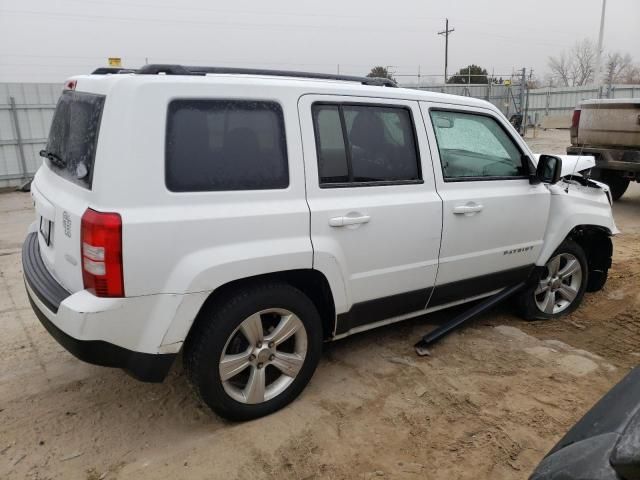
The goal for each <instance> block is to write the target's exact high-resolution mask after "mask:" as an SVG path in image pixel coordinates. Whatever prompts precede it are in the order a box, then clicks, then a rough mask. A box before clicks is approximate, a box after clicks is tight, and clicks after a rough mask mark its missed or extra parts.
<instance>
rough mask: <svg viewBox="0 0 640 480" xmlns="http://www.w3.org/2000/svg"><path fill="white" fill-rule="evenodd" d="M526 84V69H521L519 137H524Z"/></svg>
mask: <svg viewBox="0 0 640 480" xmlns="http://www.w3.org/2000/svg"><path fill="white" fill-rule="evenodd" d="M526 84H527V69H526V68H523V69H522V76H521V77H520V111H519V112H517V113H519V114H520V117H521V118H522V122H521V123H520V135H522V136H523V137H524V133H525V130H524V124H525V118H524V114H525V112H524V99H525V97H524V93H525V90H524V89H525V88H526Z"/></svg>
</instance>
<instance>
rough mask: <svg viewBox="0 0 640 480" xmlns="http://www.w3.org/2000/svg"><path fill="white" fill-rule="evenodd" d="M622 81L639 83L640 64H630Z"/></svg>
mask: <svg viewBox="0 0 640 480" xmlns="http://www.w3.org/2000/svg"><path fill="white" fill-rule="evenodd" d="M619 81H620V83H627V84H638V83H640V65H630V66H629V68H627V69H626V70H625V72H624V73H623V74H622V78H621V79H620V80H619Z"/></svg>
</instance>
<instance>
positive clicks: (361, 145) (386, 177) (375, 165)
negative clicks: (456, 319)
mask: <svg viewBox="0 0 640 480" xmlns="http://www.w3.org/2000/svg"><path fill="white" fill-rule="evenodd" d="M313 122H314V129H315V134H316V148H317V152H318V172H319V177H320V185H321V186H331V185H334V186H335V185H337V184H353V183H370V182H375V183H380V182H384V183H389V182H407V181H419V180H420V179H421V175H420V165H419V163H420V159H419V156H418V150H417V146H416V140H415V133H414V128H413V123H412V120H411V112H410V111H409V110H408V109H406V108H404V107H387V106H377V105H376V106H369V105H351V104H322V103H321V104H315V105H314V106H313Z"/></svg>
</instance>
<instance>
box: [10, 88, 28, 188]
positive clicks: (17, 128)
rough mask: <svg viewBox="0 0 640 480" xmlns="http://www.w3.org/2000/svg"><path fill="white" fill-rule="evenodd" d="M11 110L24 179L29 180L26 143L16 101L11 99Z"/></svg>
mask: <svg viewBox="0 0 640 480" xmlns="http://www.w3.org/2000/svg"><path fill="white" fill-rule="evenodd" d="M9 108H10V110H11V118H12V119H13V126H14V128H15V131H16V142H17V144H18V155H19V157H20V167H21V170H22V171H21V172H20V173H21V174H22V178H23V179H25V180H26V179H27V158H26V156H25V154H24V143H23V142H22V135H21V133H20V122H19V121H18V110H17V109H16V99H15V98H13V97H9Z"/></svg>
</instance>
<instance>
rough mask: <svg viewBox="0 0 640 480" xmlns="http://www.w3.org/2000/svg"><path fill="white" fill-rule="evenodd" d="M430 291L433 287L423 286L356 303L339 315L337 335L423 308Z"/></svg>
mask: <svg viewBox="0 0 640 480" xmlns="http://www.w3.org/2000/svg"><path fill="white" fill-rule="evenodd" d="M430 293H431V288H423V289H420V290H413V291H412V292H406V293H398V294H396V295H391V296H389V297H383V298H376V299H374V300H367V301H365V302H360V303H356V304H354V305H353V306H352V307H351V310H349V311H348V312H345V313H341V314H339V315H338V318H337V325H336V335H340V334H341V333H346V332H348V331H349V330H351V329H352V328H355V327H359V326H361V325H367V324H369V323H375V322H379V321H380V320H386V319H387V318H392V317H396V316H398V315H403V314H405V313H411V312H416V311H418V310H422V309H423V308H424V307H425V305H426V304H427V300H428V299H429V294H430Z"/></svg>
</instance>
